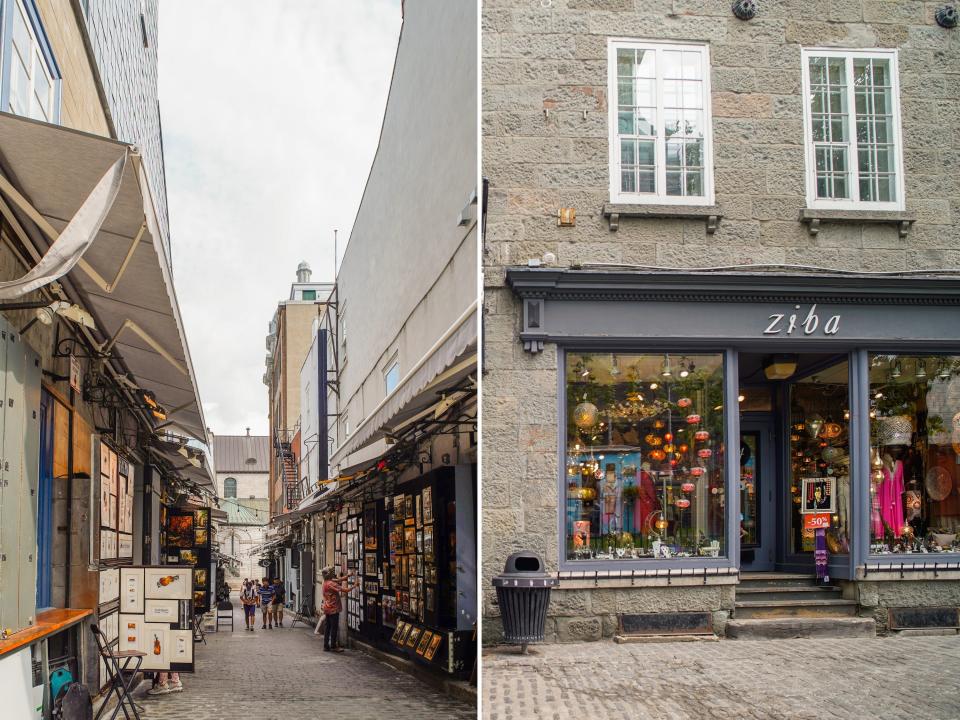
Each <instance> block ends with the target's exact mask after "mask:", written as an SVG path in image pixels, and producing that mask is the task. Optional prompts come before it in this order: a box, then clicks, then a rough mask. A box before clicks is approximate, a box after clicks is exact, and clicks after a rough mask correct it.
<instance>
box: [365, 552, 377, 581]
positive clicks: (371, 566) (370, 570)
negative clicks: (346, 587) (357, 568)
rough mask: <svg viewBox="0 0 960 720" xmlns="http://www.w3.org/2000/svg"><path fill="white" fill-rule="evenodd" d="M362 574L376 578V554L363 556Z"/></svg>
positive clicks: (369, 553)
mask: <svg viewBox="0 0 960 720" xmlns="http://www.w3.org/2000/svg"><path fill="white" fill-rule="evenodd" d="M363 574H364V575H371V576H373V577H376V576H377V554H376V553H371V552H368V553H365V554H364V556H363Z"/></svg>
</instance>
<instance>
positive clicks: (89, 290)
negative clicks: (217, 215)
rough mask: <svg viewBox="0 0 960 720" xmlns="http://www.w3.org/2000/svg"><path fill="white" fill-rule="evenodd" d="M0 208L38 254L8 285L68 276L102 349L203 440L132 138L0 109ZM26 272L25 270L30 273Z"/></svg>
mask: <svg viewBox="0 0 960 720" xmlns="http://www.w3.org/2000/svg"><path fill="white" fill-rule="evenodd" d="M0 174H2V176H3V178H4V179H5V180H6V182H5V183H4V182H0V185H2V187H0V211H2V212H3V214H4V215H5V216H6V217H7V218H8V220H9V221H10V225H11V226H12V228H13V230H14V231H15V232H18V233H24V234H25V235H27V236H29V238H30V240H31V243H32V245H33V246H35V247H37V248H38V249H39V250H40V251H41V254H42V255H43V257H42V258H39V259H38V260H39V263H38V265H37V267H39V268H40V270H37V268H34V269H33V270H32V271H31V272H32V273H33V275H32V276H30V277H28V278H26V279H24V278H21V279H20V281H22V282H20V284H19V285H17V286H16V287H15V288H13V289H12V290H9V291H8V292H15V293H16V292H19V291H20V290H22V289H23V288H28V290H32V289H36V288H37V287H41V286H43V285H45V284H49V283H50V282H51V281H53V280H56V279H59V278H62V277H63V276H67V278H68V279H69V280H70V281H71V283H72V284H73V286H74V287H76V288H77V290H78V292H79V294H81V295H82V297H81V298H80V300H81V302H82V304H83V305H84V306H85V308H86V309H87V310H88V311H90V313H91V314H92V315H93V317H94V320H95V322H96V326H97V332H96V334H95V337H96V339H97V341H98V342H99V343H101V344H102V345H103V347H104V349H112V350H113V351H114V355H119V356H120V358H122V361H123V363H124V365H125V366H126V369H127V370H128V371H129V376H130V380H131V381H132V382H133V383H134V384H135V385H136V386H137V387H138V388H140V389H142V390H149V391H152V392H153V393H154V395H155V397H156V400H157V402H158V403H159V404H160V405H161V406H162V407H163V408H165V409H166V411H167V413H168V417H169V422H170V423H171V425H172V426H173V427H176V428H179V429H182V430H183V431H184V433H186V434H189V435H192V436H194V437H196V438H197V439H200V440H203V441H204V442H206V431H205V428H206V424H205V422H204V418H203V410H202V408H201V405H200V398H199V394H198V392H197V387H196V382H195V375H194V372H193V366H192V363H191V360H190V353H189V350H188V347H187V341H186V335H185V333H184V329H183V322H182V320H181V317H180V309H179V306H178V304H177V297H176V293H175V291H174V286H173V280H172V277H171V270H170V258H169V257H168V254H167V248H166V246H165V243H164V240H163V238H162V236H161V233H160V229H159V225H158V223H157V217H156V208H155V205H154V203H153V200H152V196H151V192H150V188H149V184H148V182H147V178H146V174H145V172H144V168H143V167H142V165H141V159H140V155H139V153H138V152H137V150H136V148H135V147H133V146H132V145H128V144H125V143H121V142H117V141H115V140H110V139H108V138H103V137H99V136H96V135H90V134H87V133H83V132H78V131H75V130H70V129H68V128H63V127H60V126H57V125H49V124H47V123H41V122H37V121H34V120H30V119H27V118H22V117H18V116H15V115H10V114H7V113H0ZM28 275H30V273H28Z"/></svg>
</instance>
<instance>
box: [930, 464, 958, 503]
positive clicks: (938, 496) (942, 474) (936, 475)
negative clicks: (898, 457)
mask: <svg viewBox="0 0 960 720" xmlns="http://www.w3.org/2000/svg"><path fill="white" fill-rule="evenodd" d="M923 484H924V485H925V486H926V488H927V494H928V495H929V496H930V499H931V500H943V499H944V498H945V497H946V496H947V495H949V494H950V490H952V489H953V478H952V477H950V473H948V472H947V470H946V468H942V467H940V466H937V467H932V468H930V469H929V470H928V471H927V476H926V477H925V478H924V483H923Z"/></svg>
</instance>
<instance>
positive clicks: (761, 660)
mask: <svg viewBox="0 0 960 720" xmlns="http://www.w3.org/2000/svg"><path fill="white" fill-rule="evenodd" d="M536 652H537V653H538V654H537V655H530V656H527V657H523V656H520V655H518V654H517V650H515V649H501V648H496V649H493V650H491V649H487V650H486V651H485V653H484V661H483V695H484V697H483V717H484V718H485V720H521V719H522V720H526V719H527V718H550V719H551V720H563V719H564V718H590V720H608V719H609V720H614V719H617V720H619V719H621V718H631V719H635V720H645V719H648V718H649V719H660V718H664V719H667V718H669V719H671V720H674V719H676V720H680V719H684V720H685V719H687V718H696V719H697V720H701V719H704V720H705V719H707V718H710V719H717V720H719V719H721V718H722V719H723V720H726V719H727V718H738V719H739V718H756V719H757V720H759V719H761V718H762V719H764V720H767V719H770V720H773V719H777V720H780V719H784V720H786V719H789V720H808V719H813V718H842V719H844V720H846V719H850V720H852V719H854V718H856V719H857V720H859V719H861V718H870V719H871V720H886V719H887V718H889V719H890V720H903V719H904V718H909V719H910V720H926V719H929V720H950V719H952V718H960V682H958V679H957V678H958V675H957V673H958V670H957V668H958V667H960V637H957V636H952V637H912V638H875V639H850V640H766V641H722V642H716V643H664V644H633V645H618V644H616V643H613V642H597V643H589V644H580V645H542V646H538V647H537V648H536Z"/></svg>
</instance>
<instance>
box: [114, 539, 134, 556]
mask: <svg viewBox="0 0 960 720" xmlns="http://www.w3.org/2000/svg"><path fill="white" fill-rule="evenodd" d="M117 557H120V558H132V557H133V536H132V535H127V534H124V533H120V535H118V536H117Z"/></svg>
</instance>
